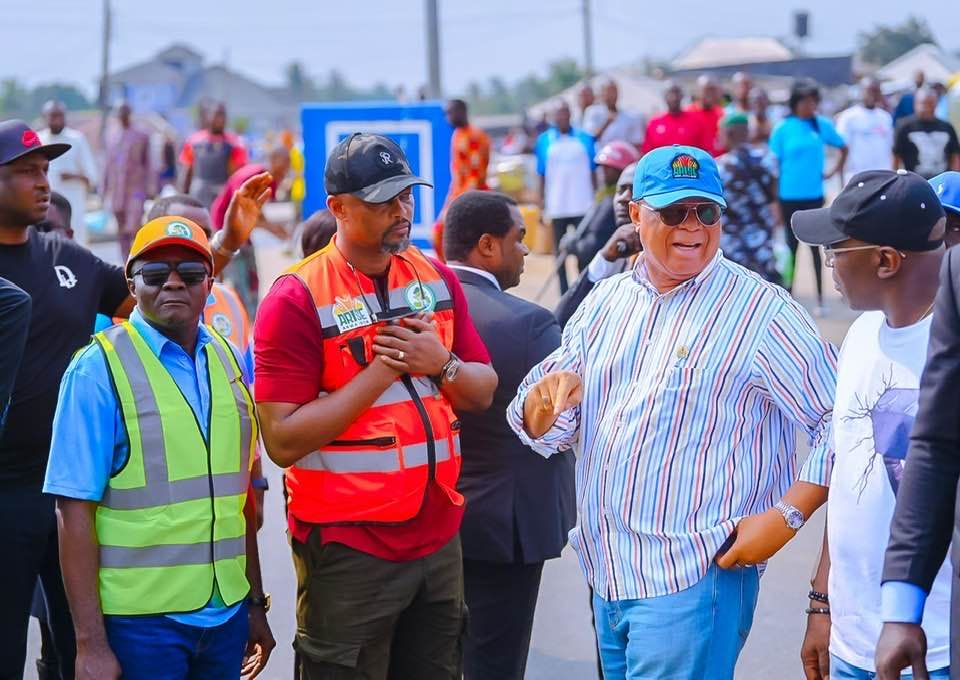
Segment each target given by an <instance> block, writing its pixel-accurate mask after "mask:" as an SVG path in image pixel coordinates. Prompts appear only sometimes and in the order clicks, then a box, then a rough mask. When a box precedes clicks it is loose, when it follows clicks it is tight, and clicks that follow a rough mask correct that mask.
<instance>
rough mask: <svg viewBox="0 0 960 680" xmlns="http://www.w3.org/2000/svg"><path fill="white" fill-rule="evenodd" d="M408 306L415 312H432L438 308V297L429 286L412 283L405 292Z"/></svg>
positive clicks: (416, 282) (417, 282)
mask: <svg viewBox="0 0 960 680" xmlns="http://www.w3.org/2000/svg"><path fill="white" fill-rule="evenodd" d="M403 297H404V299H405V300H406V301H407V306H408V307H410V309H412V310H413V311H415V312H430V311H433V308H434V307H436V306H437V296H436V295H435V294H434V292H433V290H431V289H430V287H429V286H424V285H423V284H421V283H420V282H419V281H412V282H411V283H410V284H409V285H408V286H407V288H406V290H404V291H403Z"/></svg>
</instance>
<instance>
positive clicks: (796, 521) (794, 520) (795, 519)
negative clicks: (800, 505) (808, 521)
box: [785, 509, 804, 529]
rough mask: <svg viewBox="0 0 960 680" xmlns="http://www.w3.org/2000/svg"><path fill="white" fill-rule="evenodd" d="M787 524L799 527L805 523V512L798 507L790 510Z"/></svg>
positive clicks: (786, 517)
mask: <svg viewBox="0 0 960 680" xmlns="http://www.w3.org/2000/svg"><path fill="white" fill-rule="evenodd" d="M785 519H786V520H787V526H788V527H790V528H791V529H799V528H800V527H802V526H803V524H804V519H803V513H802V512H800V511H799V510H797V509H793V510H789V511H788V512H787V514H786V516H785Z"/></svg>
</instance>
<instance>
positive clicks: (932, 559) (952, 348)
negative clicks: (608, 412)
mask: <svg viewBox="0 0 960 680" xmlns="http://www.w3.org/2000/svg"><path fill="white" fill-rule="evenodd" d="M907 459H908V460H909V463H908V464H907V465H906V467H905V468H904V472H903V480H902V481H901V482H900V490H899V492H898V493H897V506H896V510H895V511H894V515H893V523H892V524H891V527H890V543H889V545H888V546H887V554H886V560H885V562H884V568H883V580H884V581H907V582H909V583H913V584H916V585H918V586H920V587H922V588H923V589H924V590H926V591H927V592H930V588H931V586H932V585H933V580H934V577H935V576H936V574H937V571H938V570H939V569H940V565H942V564H943V560H944V558H945V557H946V554H947V548H948V546H949V544H950V540H951V536H952V538H953V569H954V573H957V567H958V562H960V560H958V558H960V532H958V522H960V513H957V511H956V509H955V508H956V498H957V480H958V479H960V247H958V248H954V249H952V250H950V251H948V253H947V255H946V257H944V260H943V266H942V268H941V270H940V291H939V292H938V293H937V300H936V303H935V305H934V313H933V323H932V325H931V327H930V346H929V349H928V352H927V365H926V367H925V368H924V369H923V377H922V378H921V379H920V406H919V410H918V412H917V419H916V422H915V423H914V425H913V432H912V434H911V437H910V450H909V452H908V454H907ZM956 587H957V586H956V585H954V588H955V589H956ZM957 632H958V631H957V630H954V631H953V632H952V635H953V636H956V634H957ZM954 640H956V638H955V637H954ZM955 644H957V643H956V642H954V643H953V645H955ZM953 645H951V646H953Z"/></svg>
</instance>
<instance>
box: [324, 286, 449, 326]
mask: <svg viewBox="0 0 960 680" xmlns="http://www.w3.org/2000/svg"><path fill="white" fill-rule="evenodd" d="M420 285H422V286H423V287H424V288H425V289H429V290H430V291H431V292H432V293H433V297H434V299H435V300H436V304H435V306H434V311H442V310H446V309H452V308H453V299H452V298H451V297H450V291H448V290H447V286H446V285H445V284H444V283H443V281H442V280H440V281H422V282H420ZM352 297H353V298H355V299H357V300H359V299H360V297H361V295H359V294H355V295H353V296H352ZM362 297H363V300H364V301H365V302H366V305H365V307H364V311H366V312H367V313H368V314H369V313H371V312H372V313H373V314H380V313H382V312H383V308H382V307H381V306H380V301H379V300H378V299H377V296H376V295H374V294H372V293H365V294H364V295H363V296H362ZM388 299H389V302H390V310H391V312H393V313H399V314H403V313H407V312H411V311H413V310H411V309H410V305H409V303H408V302H407V299H406V294H405V291H404V290H403V289H400V290H391V291H390V292H389V297H388ZM336 306H337V305H336V303H334V304H330V305H321V306H320V307H317V316H318V317H320V326H321V328H322V329H323V337H324V338H330V337H334V336H337V335H339V334H340V328H339V326H337V320H336V317H335V316H334V308H335V307H336Z"/></svg>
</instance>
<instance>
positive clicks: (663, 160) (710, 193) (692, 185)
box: [633, 144, 727, 208]
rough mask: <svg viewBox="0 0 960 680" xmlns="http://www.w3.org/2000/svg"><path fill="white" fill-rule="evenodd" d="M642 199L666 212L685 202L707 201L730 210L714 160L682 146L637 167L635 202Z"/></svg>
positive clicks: (665, 150)
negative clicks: (667, 207) (690, 199)
mask: <svg viewBox="0 0 960 680" xmlns="http://www.w3.org/2000/svg"><path fill="white" fill-rule="evenodd" d="M641 198H642V199H643V200H644V201H646V202H647V203H648V204H649V205H650V207H652V208H665V207H666V206H668V205H670V204H671V203H676V202H677V201H682V200H683V199H685V198H705V199H707V200H708V201H713V202H714V203H719V204H720V205H721V206H723V207H724V208H726V207H727V202H726V201H725V200H723V184H722V183H721V182H720V172H719V171H718V170H717V162H716V161H715V160H713V156H711V155H710V154H708V153H707V152H706V151H704V150H703V149H698V148H696V147H693V146H680V145H679V144H674V145H673V146H662V147H660V148H659V149H654V150H653V151H650V152H648V153H646V154H644V156H643V158H641V159H640V161H639V162H638V163H637V171H636V172H635V173H634V175H633V200H638V199H641Z"/></svg>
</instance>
